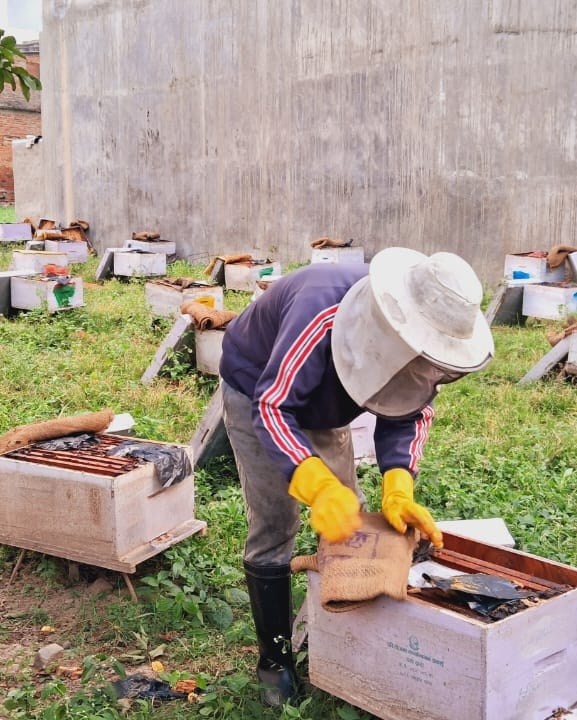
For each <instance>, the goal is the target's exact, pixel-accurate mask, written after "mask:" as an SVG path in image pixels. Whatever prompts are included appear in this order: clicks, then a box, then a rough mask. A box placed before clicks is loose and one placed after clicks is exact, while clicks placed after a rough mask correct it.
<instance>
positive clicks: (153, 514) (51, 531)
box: [0, 434, 206, 572]
mask: <svg viewBox="0 0 577 720" xmlns="http://www.w3.org/2000/svg"><path fill="white" fill-rule="evenodd" d="M102 437H104V438H108V441H109V442H110V441H112V440H114V438H116V440H115V442H116V444H119V443H120V442H121V441H122V442H123V441H126V440H127V438H124V437H122V438H121V437H118V436H112V435H106V434H104V435H103V436H102ZM130 442H149V441H146V440H139V439H137V438H130ZM155 444H156V445H166V443H155ZM182 447H184V448H185V452H186V453H187V456H188V457H189V459H190V463H191V467H193V466H194V465H193V459H192V450H191V449H190V448H189V447H188V446H182ZM21 452H22V451H19V453H18V454H17V455H18V458H20V457H21ZM64 452H67V453H72V454H73V453H74V451H64ZM12 455H14V453H10V454H9V455H4V456H2V457H0V498H1V501H0V543H3V544H6V545H13V546H16V547H20V548H26V549H28V550H34V551H37V552H44V553H48V554H49V555H55V556H57V557H63V558H68V559H69V560H74V561H77V562H82V563H87V564H90V565H95V566H98V567H105V568H109V569H111V570H118V571H122V572H134V570H135V568H136V565H137V564H138V563H140V562H142V561H143V560H145V559H147V558H149V557H152V556H153V555H156V554H157V553H159V552H162V551H163V550H165V549H166V548H167V547H170V546H171V545H173V544H175V543H176V542H179V541H180V540H183V539H184V538H186V537H189V536H190V535H192V534H194V533H197V532H200V531H203V530H204V529H205V528H206V523H205V522H203V521H200V520H196V519H195V515H194V514H195V498H194V476H193V473H192V472H191V474H189V475H187V476H186V477H184V478H183V479H182V480H181V481H180V482H177V483H174V484H172V485H170V486H169V487H166V488H163V487H162V485H161V483H160V481H159V479H158V476H157V474H156V468H155V466H154V463H152V462H147V463H144V464H141V465H139V466H138V467H136V468H135V469H130V470H128V471H127V472H124V473H121V474H117V475H116V476H107V475H103V474H98V473H96V472H94V470H92V471H91V470H82V469H81V467H82V466H81V465H78V469H74V468H73V465H74V462H73V461H71V463H70V468H66V467H55V466H51V465H43V464H37V463H36V462H27V461H25V460H22V459H14V457H11V456H12ZM72 457H73V455H72ZM106 462H107V458H104V464H106Z"/></svg>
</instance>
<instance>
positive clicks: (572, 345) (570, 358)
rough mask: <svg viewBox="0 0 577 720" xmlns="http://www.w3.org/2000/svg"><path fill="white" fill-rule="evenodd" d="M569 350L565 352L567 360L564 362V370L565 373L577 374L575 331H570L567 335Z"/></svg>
mask: <svg viewBox="0 0 577 720" xmlns="http://www.w3.org/2000/svg"><path fill="white" fill-rule="evenodd" d="M568 339H569V350H568V352H567V362H566V363H565V372H566V373H567V375H577V333H571V335H569V336H568Z"/></svg>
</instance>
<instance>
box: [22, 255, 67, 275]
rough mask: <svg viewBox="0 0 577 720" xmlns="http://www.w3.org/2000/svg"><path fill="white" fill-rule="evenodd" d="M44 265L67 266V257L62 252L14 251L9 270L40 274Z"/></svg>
mask: <svg viewBox="0 0 577 720" xmlns="http://www.w3.org/2000/svg"><path fill="white" fill-rule="evenodd" d="M46 265H60V266H62V267H66V266H67V265H68V256H67V255H66V253H63V252H49V251H48V250H14V251H13V252H12V262H11V263H10V268H9V269H10V270H34V272H37V273H41V272H42V271H43V270H44V268H45V267H46Z"/></svg>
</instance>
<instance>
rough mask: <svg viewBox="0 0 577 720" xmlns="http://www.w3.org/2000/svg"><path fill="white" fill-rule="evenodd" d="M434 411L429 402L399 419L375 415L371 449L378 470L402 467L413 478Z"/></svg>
mask: <svg viewBox="0 0 577 720" xmlns="http://www.w3.org/2000/svg"><path fill="white" fill-rule="evenodd" d="M434 414H435V411H434V410H433V406H432V405H426V406H425V407H424V408H423V409H422V410H420V411H419V412H418V413H415V414H414V415H411V416H410V417H407V418H403V419H402V420H391V419H388V418H383V417H377V421H376V423H375V434H374V438H375V452H376V456H377V463H378V465H379V470H380V471H381V473H384V472H386V471H387V470H392V469H393V468H405V469H406V470H409V472H410V473H411V474H412V475H413V477H415V476H416V475H417V473H418V472H419V462H420V460H421V457H422V456H423V450H424V448H425V445H426V443H427V439H428V437H429V428H430V427H431V423H432V421H433V417H434Z"/></svg>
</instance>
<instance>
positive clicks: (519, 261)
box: [503, 253, 565, 285]
mask: <svg viewBox="0 0 577 720" xmlns="http://www.w3.org/2000/svg"><path fill="white" fill-rule="evenodd" d="M503 273H504V275H505V280H506V282H507V285H526V284H528V283H544V282H547V283H555V282H563V280H564V279H565V267H564V266H563V265H561V266H560V267H558V268H555V269H554V270H551V269H550V268H549V265H548V264H547V258H546V257H536V256H535V257H534V256H531V255H530V254H529V253H512V254H509V255H505V267H504V270H503Z"/></svg>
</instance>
